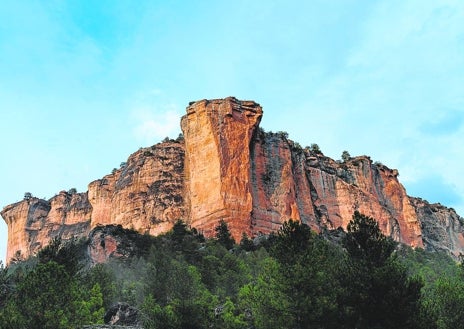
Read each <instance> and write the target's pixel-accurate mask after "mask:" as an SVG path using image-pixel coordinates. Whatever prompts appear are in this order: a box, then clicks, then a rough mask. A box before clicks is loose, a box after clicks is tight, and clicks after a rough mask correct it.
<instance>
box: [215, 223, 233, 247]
mask: <svg viewBox="0 0 464 329" xmlns="http://www.w3.org/2000/svg"><path fill="white" fill-rule="evenodd" d="M214 230H215V231H216V239H217V240H218V242H219V243H220V244H221V245H223V246H224V247H225V248H226V249H227V250H230V249H232V248H233V247H234V244H235V240H234V239H233V238H232V235H231V234H230V231H229V227H228V226H227V223H226V222H225V221H224V220H223V219H221V220H220V221H219V224H218V225H217V226H216V228H215V229H214Z"/></svg>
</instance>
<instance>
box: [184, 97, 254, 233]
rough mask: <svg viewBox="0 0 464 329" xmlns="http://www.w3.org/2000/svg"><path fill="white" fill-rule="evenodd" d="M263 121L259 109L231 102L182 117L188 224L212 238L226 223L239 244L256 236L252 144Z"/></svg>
mask: <svg viewBox="0 0 464 329" xmlns="http://www.w3.org/2000/svg"><path fill="white" fill-rule="evenodd" d="M261 116H262V109H261V107H260V106H259V104H256V103H255V102H251V101H239V100H237V99H235V98H226V99H224V100H211V101H207V100H203V101H199V102H195V103H192V104H191V105H190V106H189V107H188V108H187V115H185V116H184V117H183V118H182V122H181V126H182V131H183V132H184V137H185V153H186V154H185V160H186V161H185V163H186V166H185V168H186V171H185V176H186V188H187V191H188V199H189V209H190V217H189V223H190V224H191V225H192V226H193V227H196V228H199V229H200V230H201V231H202V232H204V234H205V235H207V236H211V235H213V234H214V228H215V227H216V226H217V225H218V221H219V220H221V219H223V220H225V221H226V222H227V223H228V224H229V229H230V231H231V233H232V235H233V236H234V237H235V239H240V236H241V234H242V232H247V233H250V232H251V211H252V196H251V185H250V184H251V172H250V144H251V139H252V136H253V133H254V131H255V129H256V128H257V126H258V124H259V122H260V120H261Z"/></svg>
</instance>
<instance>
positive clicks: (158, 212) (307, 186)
mask: <svg viewBox="0 0 464 329" xmlns="http://www.w3.org/2000/svg"><path fill="white" fill-rule="evenodd" d="M261 117H262V109H261V107H260V105H259V104H257V103H255V102H252V101H240V100H237V99H235V98H232V97H229V98H226V99H219V100H202V101H198V102H193V103H191V104H190V105H189V106H188V107H187V114H186V115H185V116H184V117H183V118H182V121H181V127H182V130H183V132H184V138H180V139H177V140H169V141H164V142H162V143H159V144H157V145H155V146H152V147H150V148H141V149H140V150H139V151H137V152H135V153H134V154H132V155H131V156H130V157H129V159H128V160H127V162H126V163H123V164H122V166H121V168H120V169H118V170H115V171H113V173H112V174H110V175H107V176H105V177H103V178H102V179H99V180H96V181H94V182H91V183H90V184H89V189H88V191H87V192H86V193H67V192H60V193H59V194H58V195H56V196H55V197H53V198H51V199H50V200H48V201H47V200H41V199H37V198H32V199H29V200H23V201H21V202H18V203H15V204H12V205H9V206H6V207H5V208H4V209H3V211H2V212H1V215H2V217H3V218H4V220H5V221H6V223H7V225H8V254H7V259H8V260H10V259H11V258H12V257H18V256H22V257H27V256H29V255H31V254H34V253H35V252H37V250H39V249H40V248H41V247H43V246H45V245H46V244H47V243H48V242H49V241H50V239H51V238H53V237H55V236H62V237H63V238H65V239H66V238H67V237H71V236H87V235H88V234H89V233H90V232H91V230H93V229H94V228H96V227H100V226H103V225H121V227H123V228H128V229H133V230H136V231H138V232H140V233H147V234H152V235H156V234H160V233H163V232H166V231H168V230H169V229H170V228H171V227H172V225H173V223H174V222H175V221H176V220H177V219H183V220H184V221H186V222H187V223H188V224H189V225H191V226H192V227H195V228H197V229H198V230H199V231H201V232H203V233H204V234H205V235H206V236H211V235H213V234H214V227H215V226H216V225H217V223H218V221H219V220H221V219H224V220H225V221H226V222H227V223H228V225H229V228H230V230H231V232H232V234H233V236H234V238H235V239H236V240H239V239H240V237H241V235H242V233H247V234H248V235H249V236H256V235H260V234H267V233H269V232H271V231H275V230H277V229H278V228H279V227H280V225H281V224H282V222H284V221H285V220H288V219H295V220H300V221H302V222H304V223H307V224H308V225H310V226H311V227H312V228H313V229H315V230H317V231H323V230H327V229H336V228H338V227H342V228H345V227H346V225H347V224H348V222H349V221H350V220H351V217H352V214H353V212H354V211H355V210H358V211H360V212H361V213H364V214H365V215H368V216H372V217H374V218H375V219H377V220H378V222H379V226H380V228H381V229H382V231H383V232H384V233H385V234H387V235H390V236H392V237H393V238H394V239H395V240H397V241H399V242H402V243H405V244H408V245H411V246H413V247H425V248H427V249H431V250H445V251H447V252H449V253H451V254H454V255H458V254H459V253H461V252H463V251H464V235H463V233H464V220H463V218H461V217H460V216H458V215H457V214H456V212H455V211H454V210H453V209H450V208H446V207H443V206H441V205H440V204H429V203H428V202H426V201H424V200H421V199H417V198H412V197H409V196H408V195H407V194H406V191H405V189H404V187H403V186H402V185H401V184H400V183H399V181H398V172H397V171H396V170H394V169H390V168H388V167H386V166H384V165H382V164H377V163H373V162H372V161H371V159H370V158H369V157H367V156H360V157H354V158H351V159H347V160H346V161H343V162H342V161H334V160H333V159H330V158H328V157H326V156H324V155H323V154H321V153H320V152H314V151H312V150H310V149H309V148H306V149H302V148H301V147H300V146H299V145H298V144H297V143H294V142H293V141H291V140H289V139H288V138H287V136H286V134H285V133H269V132H268V133H266V132H264V131H263V130H262V129H261V128H259V123H260V120H261ZM102 237H103V235H102ZM104 239H109V240H108V241H107V242H108V246H106V248H103V249H105V250H104V253H108V252H111V250H113V251H114V250H116V249H115V248H114V246H113V247H111V246H112V245H111V243H112V241H110V240H111V237H107V236H106V235H105V237H104ZM102 241H103V240H102ZM113 242H114V241H113ZM100 243H101V242H100ZM105 244H106V240H105ZM97 247H98V246H96V248H94V253H95V255H93V257H94V259H96V260H97V261H98V260H100V261H103V260H105V259H106V257H107V255H106V254H105V255H98V250H99V249H98V248H97ZM102 252H103V251H102Z"/></svg>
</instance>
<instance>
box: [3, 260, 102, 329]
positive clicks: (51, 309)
mask: <svg viewBox="0 0 464 329" xmlns="http://www.w3.org/2000/svg"><path fill="white" fill-rule="evenodd" d="M102 315H103V309H102V305H101V293H99V290H98V287H96V288H95V290H93V291H91V292H90V294H88V295H87V294H85V293H84V292H83V291H82V290H80V288H79V285H78V283H77V281H76V280H75V278H73V277H72V276H70V275H69V273H68V272H67V271H66V270H65V269H64V267H63V266H62V265H59V264H57V263H55V262H53V261H50V262H48V263H43V264H38V265H37V267H36V268H34V269H33V270H32V271H30V272H29V273H27V274H26V276H25V277H24V280H21V281H20V282H19V283H18V285H17V291H16V292H15V297H14V298H11V299H9V300H8V302H7V305H6V306H5V310H4V312H2V314H1V316H0V327H1V328H28V329H55V328H63V329H68V328H69V329H71V328H77V327H80V326H82V325H84V324H92V323H97V322H101V321H102V318H98V317H100V316H102Z"/></svg>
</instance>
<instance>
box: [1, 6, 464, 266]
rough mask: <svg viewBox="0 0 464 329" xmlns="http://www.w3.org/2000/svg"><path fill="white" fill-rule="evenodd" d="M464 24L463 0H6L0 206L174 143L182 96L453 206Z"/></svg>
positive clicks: (462, 103) (461, 158) (459, 194)
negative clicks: (233, 107) (351, 158)
mask: <svg viewBox="0 0 464 329" xmlns="http://www.w3.org/2000/svg"><path fill="white" fill-rule="evenodd" d="M462 22H464V2H463V1H461V0H440V1H438V0H437V1H433V0H430V1H421V0H417V1H407V0H388V1H387V0H378V1H375V0H369V1H350V0H343V1H342V0H340V1H322V0H321V1H317V0H314V1H289V0H285V1H271V0H263V1H258V0H253V1H241V0H234V1H206V0H203V1H175V0H174V1H141V0H139V1H103V0H100V1H84V0H81V1H77V0H76V1H58V0H55V1H33V0H30V1H13V0H11V1H10V0H3V1H2V5H1V7H0V122H1V129H0V143H1V154H2V159H1V161H0V182H1V185H0V204H1V206H2V207H3V206H5V205H7V204H10V203H13V202H16V201H18V200H20V199H22V196H23V195H24V192H26V191H29V192H31V193H32V194H34V195H35V196H38V197H46V198H50V197H52V196H53V195H54V194H55V193H57V192H58V191H60V190H68V189H69V188H71V187H75V188H77V189H78V191H85V190H86V189H87V184H88V183H89V182H91V181H92V180H95V179H98V178H100V177H102V176H103V175H105V174H107V173H109V172H111V170H112V168H114V167H118V166H119V164H120V162H122V161H125V160H126V158H127V156H128V155H129V154H130V153H132V152H134V151H136V150H137V149H138V148H139V147H141V146H149V145H153V144H155V143H157V142H159V141H160V140H161V139H163V138H164V137H165V136H171V137H176V136H177V135H178V133H179V132H180V128H179V119H180V117H181V116H182V115H183V113H184V111H185V107H186V106H187V104H188V102H190V101H193V100H199V99H204V98H223V97H227V96H236V97H237V98H240V99H252V100H255V101H257V102H258V103H260V104H261V105H262V106H263V108H264V118H263V121H262V124H261V126H262V127H263V128H264V129H266V130H273V131H279V130H284V131H287V132H288V133H289V135H290V138H292V139H293V140H295V141H298V142H299V143H300V144H301V145H303V146H304V145H309V144H311V143H317V144H319V146H320V147H321V149H322V151H323V152H324V153H325V154H326V155H329V156H331V157H333V158H336V159H338V158H340V155H341V153H342V151H343V150H348V151H349V152H350V153H351V155H361V154H367V155H370V156H371V157H372V159H373V160H374V161H381V162H382V163H384V164H386V165H388V166H389V167H391V168H397V169H398V170H399V172H400V180H401V182H402V183H403V184H404V185H405V187H406V189H407V191H408V193H409V194H410V195H412V196H419V197H422V198H425V199H427V200H429V201H431V202H440V203H442V204H444V205H447V206H450V207H454V208H455V209H456V210H457V211H458V212H459V213H460V214H461V215H463V214H464V176H463V175H462V174H461V172H462V169H463V165H462V164H463V163H464V153H463V146H462V145H463V141H464V24H463V23H462ZM0 241H1V242H0V255H1V256H2V259H3V258H4V255H5V253H6V251H5V249H6V247H5V245H6V225H4V223H3V221H2V223H0Z"/></svg>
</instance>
